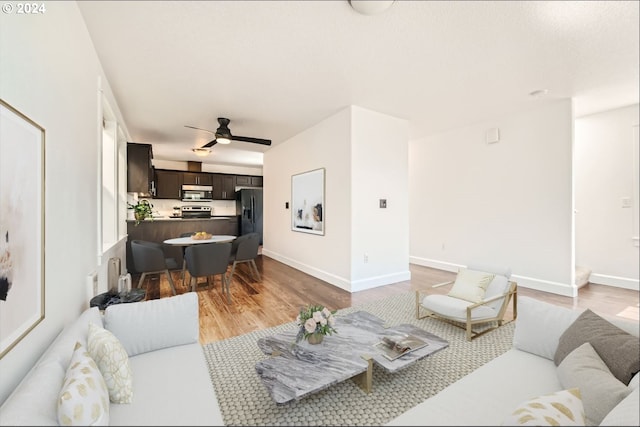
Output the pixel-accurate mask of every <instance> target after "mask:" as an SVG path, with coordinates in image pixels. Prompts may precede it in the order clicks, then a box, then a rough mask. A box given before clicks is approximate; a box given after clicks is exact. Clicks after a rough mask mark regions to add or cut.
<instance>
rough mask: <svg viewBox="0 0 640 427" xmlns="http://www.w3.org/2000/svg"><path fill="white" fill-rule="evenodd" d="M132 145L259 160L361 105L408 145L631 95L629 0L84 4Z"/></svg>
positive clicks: (633, 67) (634, 19)
mask: <svg viewBox="0 0 640 427" xmlns="http://www.w3.org/2000/svg"><path fill="white" fill-rule="evenodd" d="M78 5H79V8H80V11H81V13H82V15H83V17H84V19H85V21H86V24H87V28H88V30H89V33H90V35H91V37H92V39H93V43H94V45H95V48H96V51H97V53H98V56H99V58H100V60H101V62H102V65H103V67H104V71H105V73H106V75H107V78H108V79H109V82H110V84H111V87H112V90H113V92H114V95H115V97H116V99H117V101H118V104H119V106H120V109H121V111H122V114H123V115H124V118H125V122H126V126H127V129H128V131H129V134H130V140H131V141H135V142H141V143H151V144H153V150H154V156H155V158H159V159H168V160H197V161H204V162H207V163H221V164H237V165H253V166H255V165H261V164H262V153H263V152H264V151H265V150H267V149H268V147H265V146H261V145H257V144H250V143H244V142H232V144H231V145H228V146H222V145H221V144H217V145H215V146H214V147H213V148H212V154H211V155H210V156H208V157H205V158H200V157H196V156H195V155H194V154H193V153H192V152H191V148H194V147H199V146H201V145H203V144H205V143H206V142H208V141H209V140H211V139H212V136H211V134H209V133H207V132H202V131H197V130H193V129H188V128H185V127H184V125H191V126H196V127H200V128H205V129H211V130H215V129H216V128H217V125H218V124H217V120H216V118H217V117H227V118H229V119H231V123H230V125H229V128H230V129H231V132H232V133H233V134H235V135H241V136H251V137H258V138H266V139H271V140H272V141H273V145H277V144H278V143H280V142H282V141H285V140H287V139H288V138H290V137H292V136H294V135H296V134H297V133H299V132H301V131H303V130H305V129H307V128H309V127H310V126H313V125H314V124H316V123H318V122H319V121H321V120H323V119H324V118H326V117H328V116H330V115H332V114H333V113H335V112H337V111H339V110H341V109H343V108H345V107H346V106H348V105H351V104H353V105H358V106H361V107H364V108H368V109H371V110H375V111H379V112H382V113H385V114H389V115H392V116H395V117H399V118H402V119H406V120H408V122H409V126H410V137H411V138H412V139H414V138H419V137H423V136H426V135H429V134H432V133H435V132H441V131H445V130H448V129H451V128H456V127H460V126H465V125H468V124H471V123H474V122H478V121H481V120H487V119H491V118H495V117H496V116H499V115H503V114H508V113H509V112H513V111H517V110H522V109H526V108H531V107H533V106H535V105H536V103H537V102H540V99H539V98H534V97H531V96H529V95H528V94H529V93H530V92H531V91H533V90H536V89H548V90H549V93H548V95H547V96H546V98H547V99H558V98H573V99H574V107H575V114H576V115H583V114H588V113H592V112H596V111H601V110H604V109H609V108H615V107H620V106H625V105H629V104H633V103H637V102H638V96H639V95H638V93H639V91H640V85H639V74H640V68H639V51H640V46H639V44H640V43H639V42H640V36H639V29H638V22H639V3H638V2H637V1H631V2H621V1H603V2H597V1H578V2H561V1H549V2H544V1H534V2H525V1H497V2H486V1H477V2H476V1H461V2H456V1H402V0H398V1H396V2H395V3H394V4H393V5H392V6H391V7H390V8H389V9H388V10H386V11H384V12H382V13H379V14H376V15H363V14H359V13H357V12H356V11H355V10H353V9H352V8H351V7H350V5H349V3H348V1H346V0H344V1H342V0H339V1H338V0H335V1H273V2H270V1H176V2H171V1H157V2H156V1H80V2H78Z"/></svg>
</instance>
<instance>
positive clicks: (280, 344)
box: [255, 311, 449, 404]
mask: <svg viewBox="0 0 640 427" xmlns="http://www.w3.org/2000/svg"><path fill="white" fill-rule="evenodd" d="M335 328H336V330H337V333H335V334H333V335H327V336H325V337H324V340H323V341H322V343H320V344H309V343H308V342H307V341H300V342H298V343H296V334H297V333H298V328H297V327H296V328H294V329H292V330H291V331H287V332H283V333H280V334H277V335H273V336H270V337H266V338H260V339H259V340H258V346H259V347H260V350H261V351H262V352H263V353H265V354H267V355H270V356H272V357H270V358H268V359H265V360H262V361H259V362H258V363H256V366H255V368H256V372H257V373H258V376H259V377H260V379H261V380H262V383H263V384H264V385H265V387H266V388H267V391H268V393H269V395H270V396H271V398H272V399H273V400H274V401H275V402H276V403H278V404H283V403H287V402H290V401H292V400H299V399H301V398H303V397H305V396H307V395H309V394H312V393H316V392H318V391H320V390H324V389H326V388H328V387H330V386H331V385H333V384H337V383H339V382H342V381H344V380H347V379H353V380H354V381H355V382H356V383H357V384H358V385H359V386H360V387H361V388H362V389H363V390H364V391H365V392H367V393H369V392H371V389H372V387H373V384H372V379H373V364H374V363H375V364H376V365H378V366H380V367H381V368H383V369H384V370H386V371H387V372H390V373H394V372H397V371H399V370H400V369H403V368H406V367H407V366H410V365H412V364H413V363H416V362H417V361H418V360H420V359H423V358H425V357H427V356H429V355H431V354H433V353H435V352H437V351H440V350H442V349H444V348H446V347H448V346H449V342H448V341H446V340H444V339H442V338H440V337H438V336H436V335H434V334H432V333H430V332H427V331H425V330H424V329H421V328H419V327H417V326H415V325H411V324H401V325H397V326H393V327H388V326H387V325H385V321H384V320H382V319H380V318H379V317H376V316H374V315H373V314H371V313H368V312H366V311H356V312H353V313H350V314H347V315H344V316H340V315H338V316H336V326H335ZM404 334H411V335H414V336H416V337H418V338H421V339H423V340H424V341H426V342H427V343H428V345H427V346H425V347H422V348H420V349H417V350H414V351H412V352H409V353H407V354H405V355H403V356H401V357H399V358H398V359H396V360H393V361H391V360H388V359H387V358H386V357H384V356H383V355H382V353H381V351H380V350H378V349H377V348H376V347H375V344H377V343H378V342H380V340H381V339H382V337H392V338H393V337H397V338H399V337H401V336H403V335H404Z"/></svg>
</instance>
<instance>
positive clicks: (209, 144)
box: [202, 139, 218, 148]
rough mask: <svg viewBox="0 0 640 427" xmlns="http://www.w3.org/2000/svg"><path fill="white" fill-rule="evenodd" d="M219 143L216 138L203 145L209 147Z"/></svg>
mask: <svg viewBox="0 0 640 427" xmlns="http://www.w3.org/2000/svg"><path fill="white" fill-rule="evenodd" d="M217 143H218V141H216V140H215V139H214V140H213V141H209V142H207V143H206V144H204V145H203V146H202V148H209V147H213V146H214V145H216V144H217Z"/></svg>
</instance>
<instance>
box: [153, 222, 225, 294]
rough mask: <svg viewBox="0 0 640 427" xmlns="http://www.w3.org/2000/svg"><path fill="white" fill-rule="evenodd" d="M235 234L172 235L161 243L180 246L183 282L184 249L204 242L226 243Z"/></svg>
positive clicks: (184, 268)
mask: <svg viewBox="0 0 640 427" xmlns="http://www.w3.org/2000/svg"><path fill="white" fill-rule="evenodd" d="M236 237H237V236H231V235H226V234H213V235H211V237H209V238H208V239H194V238H193V237H192V236H187V237H174V238H172V239H167V240H165V241H164V242H163V243H164V244H166V245H171V246H181V247H182V283H183V284H184V276H185V271H186V269H187V259H186V258H185V251H186V250H187V247H188V246H192V245H202V244H205V243H227V242H233V241H234V240H235V239H236Z"/></svg>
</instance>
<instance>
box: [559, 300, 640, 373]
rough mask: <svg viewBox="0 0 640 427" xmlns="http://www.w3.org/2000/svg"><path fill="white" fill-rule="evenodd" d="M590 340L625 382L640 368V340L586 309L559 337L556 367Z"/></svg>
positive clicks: (613, 370) (613, 371)
mask: <svg viewBox="0 0 640 427" xmlns="http://www.w3.org/2000/svg"><path fill="white" fill-rule="evenodd" d="M586 342H589V343H591V345H592V346H593V348H594V349H595V350H596V352H597V353H598V355H599V356H600V358H602V360H603V361H604V363H606V365H607V367H609V369H610V370H611V373H612V374H613V375H614V376H615V377H616V378H617V379H619V380H620V381H622V382H623V383H624V384H625V385H627V384H629V381H631V378H632V377H633V375H634V374H635V373H636V372H638V371H640V339H638V337H634V336H633V335H631V334H629V333H628V332H625V331H623V330H622V329H620V328H619V327H617V326H615V325H614V324H612V323H611V322H609V321H607V320H605V319H603V318H602V317H600V316H598V315H597V314H595V313H594V312H593V311H591V310H589V309H587V310H585V311H584V312H583V313H582V314H580V316H578V318H577V319H576V320H575V322H573V324H571V326H569V327H568V328H567V330H566V331H564V333H563V334H562V335H561V336H560V341H559V343H558V349H557V350H556V354H555V356H554V358H553V360H554V362H555V364H556V366H558V365H560V362H562V360H563V359H564V358H565V357H566V356H567V355H568V354H569V353H571V352H572V351H573V350H575V349H576V348H578V347H579V346H581V345H582V344H584V343H586Z"/></svg>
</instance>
